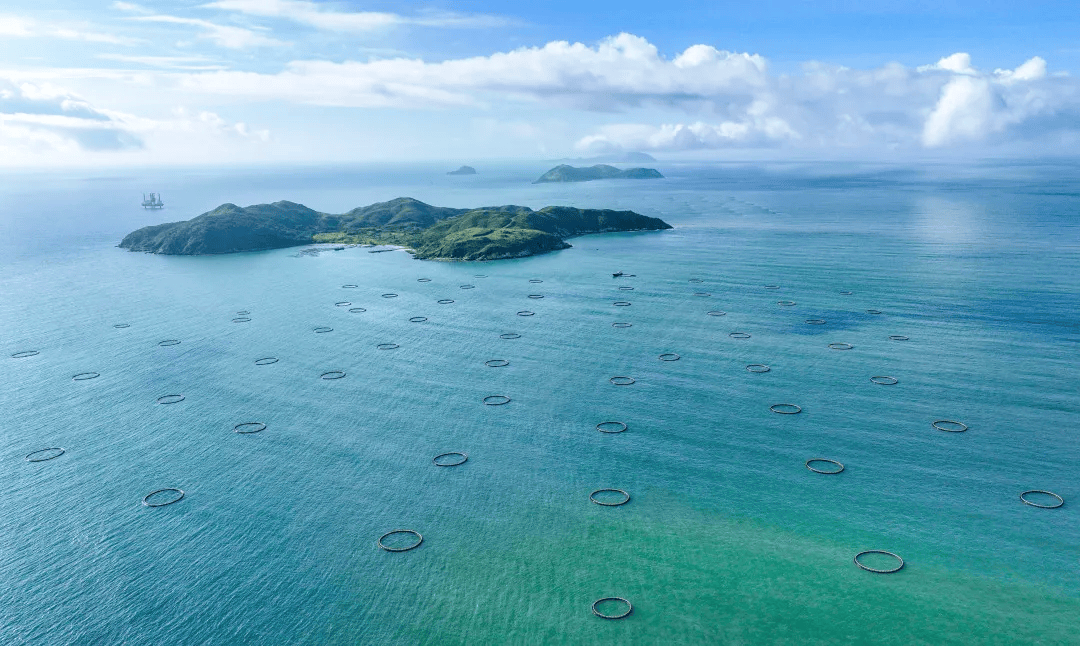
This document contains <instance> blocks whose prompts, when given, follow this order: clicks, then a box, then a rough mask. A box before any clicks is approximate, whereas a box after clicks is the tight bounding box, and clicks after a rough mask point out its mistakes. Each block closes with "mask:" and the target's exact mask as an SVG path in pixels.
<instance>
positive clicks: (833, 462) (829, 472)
mask: <svg viewBox="0 0 1080 646" xmlns="http://www.w3.org/2000/svg"><path fill="white" fill-rule="evenodd" d="M814 462H824V463H826V464H831V465H833V466H834V467H836V468H835V469H817V468H815V467H812V466H810V465H811V464H812V463H814ZM806 468H807V469H810V470H811V471H813V472H814V473H823V474H825V475H827V476H831V475H836V474H837V473H840V472H841V471H843V470H844V465H842V464H840V463H839V462H837V461H836V460H830V459H829V458H810V459H809V460H807V461H806Z"/></svg>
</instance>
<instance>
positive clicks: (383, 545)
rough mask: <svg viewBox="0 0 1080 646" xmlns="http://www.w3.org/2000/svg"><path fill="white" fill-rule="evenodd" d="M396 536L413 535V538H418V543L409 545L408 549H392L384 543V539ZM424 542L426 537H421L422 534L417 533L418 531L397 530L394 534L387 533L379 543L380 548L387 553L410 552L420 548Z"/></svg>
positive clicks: (380, 538)
mask: <svg viewBox="0 0 1080 646" xmlns="http://www.w3.org/2000/svg"><path fill="white" fill-rule="evenodd" d="M395 534H411V535H412V536H415V537H416V542H415V543H413V544H412V545H408V546H406V547H390V546H388V545H386V544H384V543H383V539H384V538H386V537H388V536H393V535H395ZM423 542H424V537H423V536H421V535H420V532H416V531H413V530H411V529H395V530H394V531H392V532H386V533H385V534H383V535H382V536H380V537H379V541H378V543H379V547H381V548H383V549H384V550H386V551H387V552H408V551H409V550H412V549H416V548H417V547H420V543H423Z"/></svg>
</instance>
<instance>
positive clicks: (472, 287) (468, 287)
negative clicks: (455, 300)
mask: <svg viewBox="0 0 1080 646" xmlns="http://www.w3.org/2000/svg"><path fill="white" fill-rule="evenodd" d="M458 287H459V288H460V289H476V285H458Z"/></svg>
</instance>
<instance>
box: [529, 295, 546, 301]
mask: <svg viewBox="0 0 1080 646" xmlns="http://www.w3.org/2000/svg"><path fill="white" fill-rule="evenodd" d="M543 297H544V295H543V294H529V298H531V299H533V300H539V299H541V298H543Z"/></svg>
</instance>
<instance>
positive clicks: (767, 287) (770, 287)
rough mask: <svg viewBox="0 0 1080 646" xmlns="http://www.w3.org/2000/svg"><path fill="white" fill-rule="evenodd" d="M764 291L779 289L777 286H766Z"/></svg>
mask: <svg viewBox="0 0 1080 646" xmlns="http://www.w3.org/2000/svg"><path fill="white" fill-rule="evenodd" d="M765 289H780V286H779V285H766V286H765Z"/></svg>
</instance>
